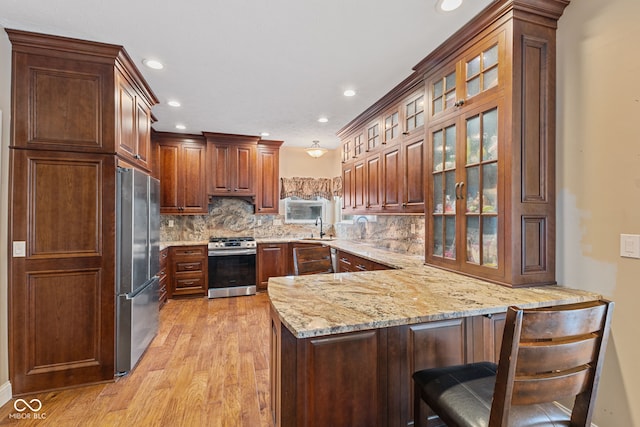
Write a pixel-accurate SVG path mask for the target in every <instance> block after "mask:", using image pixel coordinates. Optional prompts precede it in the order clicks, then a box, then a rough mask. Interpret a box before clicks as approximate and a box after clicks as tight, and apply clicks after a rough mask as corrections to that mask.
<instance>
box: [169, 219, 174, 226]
mask: <svg viewBox="0 0 640 427" xmlns="http://www.w3.org/2000/svg"><path fill="white" fill-rule="evenodd" d="M169 227H173V220H172V219H170V220H169Z"/></svg>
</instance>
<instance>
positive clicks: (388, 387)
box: [268, 240, 600, 426]
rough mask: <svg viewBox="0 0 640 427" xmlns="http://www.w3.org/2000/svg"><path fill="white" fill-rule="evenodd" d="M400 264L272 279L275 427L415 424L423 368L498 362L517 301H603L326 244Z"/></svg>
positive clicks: (377, 251) (336, 243)
mask: <svg viewBox="0 0 640 427" xmlns="http://www.w3.org/2000/svg"><path fill="white" fill-rule="evenodd" d="M323 244H328V245H330V246H332V247H335V248H337V249H338V250H340V251H347V252H350V253H353V254H355V255H358V256H360V257H363V258H368V259H371V260H372V261H376V262H382V263H386V264H388V265H392V266H394V267H396V269H392V270H383V271H369V272H362V273H337V274H324V275H311V276H287V277H277V278H271V279H269V287H268V292H269V298H270V300H271V306H272V310H271V329H272V338H271V392H272V402H271V404H272V408H271V409H272V411H273V416H274V420H275V425H276V426H326V425H354V426H355V425H367V426H374V425H377V426H387V425H389V426H400V425H402V426H406V425H410V423H411V422H412V414H413V384H412V382H411V374H412V373H413V372H414V371H415V370H418V369H424V368H427V367H435V366H445V365H451V364H457V363H468V362H474V361H479V360H491V361H495V360H496V359H497V357H498V354H499V351H498V350H499V345H500V342H501V338H502V326H503V319H504V317H503V313H504V312H505V311H506V309H507V307H508V306H510V305H518V306H521V307H526V308H530V307H541V306H552V305H558V304H565V303H573V302H579V301H589V300H595V299H598V298H599V297H600V296H599V295H597V294H593V293H589V292H585V291H579V290H573V289H569V288H565V287H562V286H543V287H531V288H517V289H515V288H509V287H504V286H500V285H496V284H492V283H489V282H485V281H482V280H478V279H474V278H470V277H467V276H463V275H460V274H456V273H451V272H447V271H444V270H440V269H437V268H432V267H428V266H424V265H423V262H422V259H421V257H411V256H403V255H401V254H397V253H391V252H388V251H385V250H382V249H378V248H375V247H372V246H368V245H366V244H360V243H355V244H354V243H352V242H345V241H339V240H337V241H331V242H323Z"/></svg>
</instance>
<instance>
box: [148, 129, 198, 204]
mask: <svg viewBox="0 0 640 427" xmlns="http://www.w3.org/2000/svg"><path fill="white" fill-rule="evenodd" d="M153 141H154V144H155V146H156V150H157V159H158V161H157V165H156V166H157V168H156V172H157V175H158V176H159V179H160V213H163V214H174V215H175V214H178V215H198V214H207V213H208V212H209V211H208V209H209V208H208V199H207V191H206V182H207V181H206V177H207V173H206V153H207V144H206V141H205V139H204V138H203V137H202V136H200V135H187V134H179V133H170V132H153Z"/></svg>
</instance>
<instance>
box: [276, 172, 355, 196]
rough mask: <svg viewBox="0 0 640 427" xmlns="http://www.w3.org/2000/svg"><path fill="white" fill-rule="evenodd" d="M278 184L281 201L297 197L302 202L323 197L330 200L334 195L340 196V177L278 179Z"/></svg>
mask: <svg viewBox="0 0 640 427" xmlns="http://www.w3.org/2000/svg"><path fill="white" fill-rule="evenodd" d="M336 180H337V181H336ZM280 184H281V188H280V198H281V199H286V198H287V197H298V198H300V199H304V200H313V199H315V198H316V197H323V198H325V199H328V200H331V198H332V196H334V195H338V196H339V195H342V177H335V178H301V177H293V178H280Z"/></svg>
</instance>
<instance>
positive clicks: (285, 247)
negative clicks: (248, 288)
mask: <svg viewBox="0 0 640 427" xmlns="http://www.w3.org/2000/svg"><path fill="white" fill-rule="evenodd" d="M257 254H258V256H257V261H256V263H257V265H256V273H257V274H256V275H257V284H256V290H257V291H265V290H267V284H268V282H269V277H278V276H286V275H287V274H288V272H289V243H260V244H258V253H257Z"/></svg>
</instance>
